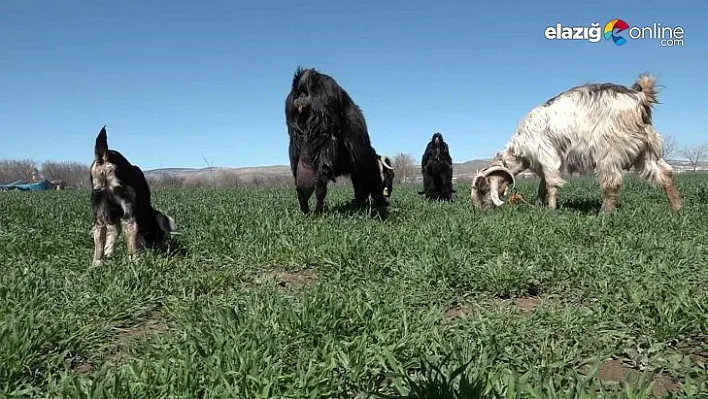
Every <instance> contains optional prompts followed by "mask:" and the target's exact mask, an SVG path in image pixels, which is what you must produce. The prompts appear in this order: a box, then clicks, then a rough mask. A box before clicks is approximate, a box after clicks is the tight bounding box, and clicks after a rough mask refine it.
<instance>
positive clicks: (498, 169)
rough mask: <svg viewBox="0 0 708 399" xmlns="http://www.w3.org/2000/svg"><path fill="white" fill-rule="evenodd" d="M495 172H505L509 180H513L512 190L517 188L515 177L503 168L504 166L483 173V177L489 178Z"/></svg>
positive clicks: (493, 167) (491, 168) (494, 167)
mask: <svg viewBox="0 0 708 399" xmlns="http://www.w3.org/2000/svg"><path fill="white" fill-rule="evenodd" d="M494 172H504V173H505V174H506V175H507V176H509V178H510V179H511V188H512V190H513V189H514V188H515V187H516V179H515V178H514V175H513V174H512V173H511V171H509V169H507V168H505V167H503V166H492V167H490V168H488V169H486V170H484V171H483V172H482V176H484V177H489V175H491V174H492V173H494Z"/></svg>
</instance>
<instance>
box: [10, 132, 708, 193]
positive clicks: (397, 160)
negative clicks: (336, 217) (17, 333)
mask: <svg viewBox="0 0 708 399" xmlns="http://www.w3.org/2000/svg"><path fill="white" fill-rule="evenodd" d="M663 157H664V158H665V159H667V160H669V159H670V160H674V159H675V158H676V157H681V158H683V159H685V160H686V161H687V162H688V164H689V165H690V167H691V168H692V170H693V171H696V170H697V169H698V167H699V165H700V164H701V163H702V162H704V161H707V160H708V144H701V145H695V146H685V147H679V145H678V142H677V140H676V138H675V137H674V136H673V135H664V143H663ZM392 161H393V166H394V172H395V175H396V177H395V182H394V183H396V184H406V183H414V182H420V180H421V179H422V174H421V171H420V164H419V160H416V159H415V158H414V157H413V155H411V154H408V153H403V152H401V153H398V154H396V155H395V156H394V157H393V160H392ZM209 166H211V165H209ZM39 177H41V178H44V179H47V180H50V181H63V182H64V184H65V186H66V188H70V189H78V190H83V189H89V188H90V182H89V165H86V164H83V163H80V162H73V161H63V162H56V161H46V162H44V163H42V164H38V163H37V162H35V161H33V160H30V159H20V160H10V159H0V184H2V183H10V182H14V181H17V180H21V181H23V182H31V181H33V179H37V178H39ZM147 180H148V183H149V184H150V185H151V187H154V188H155V189H162V188H209V187H211V188H233V187H259V186H268V187H272V186H289V185H291V184H292V177H291V176H289V175H287V174H283V175H268V174H261V175H244V174H240V173H239V172H237V171H235V170H229V169H218V168H213V167H212V168H210V170H209V172H207V173H204V172H202V173H199V174H194V175H173V174H168V173H158V174H150V175H149V176H148V177H147ZM335 184H336V185H349V184H350V183H349V179H347V178H339V179H337V182H336V183H335Z"/></svg>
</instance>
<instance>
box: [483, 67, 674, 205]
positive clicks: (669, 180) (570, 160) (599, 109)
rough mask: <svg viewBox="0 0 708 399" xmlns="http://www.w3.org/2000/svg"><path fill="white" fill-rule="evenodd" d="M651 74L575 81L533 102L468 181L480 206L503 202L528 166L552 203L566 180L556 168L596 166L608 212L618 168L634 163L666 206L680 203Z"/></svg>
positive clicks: (543, 196) (542, 194)
mask: <svg viewBox="0 0 708 399" xmlns="http://www.w3.org/2000/svg"><path fill="white" fill-rule="evenodd" d="M657 94H658V93H657V90H656V78H655V77H654V76H652V75H650V74H641V75H640V76H639V78H638V79H637V80H636V81H635V83H634V84H633V85H632V86H631V87H626V86H623V85H618V84H613V83H602V84H586V85H582V86H576V87H573V88H571V89H569V90H567V91H565V92H562V93H560V94H558V95H556V96H555V97H553V98H551V99H550V100H548V101H546V102H545V103H544V104H541V105H539V106H537V107H535V108H534V109H532V110H531V111H530V112H529V113H528V114H527V115H526V117H525V118H523V119H522V120H521V121H520V122H519V124H518V126H517V129H516V132H515V134H514V135H513V136H512V138H511V139H510V141H509V142H508V143H507V145H506V148H505V149H504V151H503V152H497V154H496V155H495V157H494V159H493V160H492V162H491V163H490V165H489V166H488V167H487V168H485V169H483V170H482V171H480V173H479V174H478V175H477V176H476V177H475V179H474V181H473V183H472V189H471V192H470V196H471V199H472V203H473V205H474V206H475V207H477V208H482V209H488V208H491V207H492V206H501V205H502V204H504V201H502V200H501V199H500V196H501V195H503V193H504V192H505V191H506V190H507V188H508V187H509V185H511V187H512V188H513V187H514V184H515V179H514V176H515V175H517V174H518V173H520V172H522V171H523V170H525V169H531V170H532V171H533V172H534V173H536V174H537V175H538V176H539V177H541V183H540V185H539V190H538V196H539V199H540V200H541V202H543V203H544V204H547V206H548V207H549V208H551V209H555V208H556V192H557V188H559V187H562V186H563V185H564V184H565V183H566V182H565V180H564V179H563V178H562V176H561V169H562V168H563V167H568V168H570V169H572V170H575V171H581V172H586V171H591V170H592V171H594V173H595V175H596V177H597V180H598V182H599V184H600V186H601V187H602V196H603V202H602V208H601V211H602V212H612V211H613V210H614V209H615V207H616V203H617V191H618V190H619V188H620V185H621V183H622V171H623V170H627V169H629V168H630V167H634V168H635V169H636V171H637V172H638V173H639V175H640V176H641V177H642V178H644V179H646V180H647V181H649V182H650V183H652V184H659V185H661V186H662V187H663V189H664V192H665V194H666V196H667V198H668V201H669V203H670V206H671V208H672V209H673V210H674V211H678V210H680V209H681V196H680V194H679V192H678V190H677V189H676V186H675V184H674V173H673V169H672V167H671V166H670V165H669V164H668V163H667V162H666V161H665V160H664V159H663V158H662V143H663V139H662V137H661V135H660V134H659V133H657V132H656V131H655V130H654V127H653V125H652V107H653V104H657V103H658V95H657Z"/></svg>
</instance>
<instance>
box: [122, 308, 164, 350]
mask: <svg viewBox="0 0 708 399" xmlns="http://www.w3.org/2000/svg"><path fill="white" fill-rule="evenodd" d="M115 330H116V331H117V334H116V339H115V341H114V343H113V344H112V345H111V356H110V357H111V360H112V361H114V362H120V361H121V360H122V359H123V358H124V357H125V355H126V354H127V353H128V352H130V350H131V348H132V347H133V345H134V343H135V342H136V341H141V340H146V339H148V338H149V337H150V336H151V335H153V334H157V333H161V332H164V331H167V330H169V327H168V325H167V323H166V322H165V320H164V317H163V316H162V314H161V313H160V312H159V311H152V312H150V313H148V314H147V315H146V316H145V317H144V318H142V319H141V320H140V322H138V323H136V324H135V325H132V326H129V327H121V328H115Z"/></svg>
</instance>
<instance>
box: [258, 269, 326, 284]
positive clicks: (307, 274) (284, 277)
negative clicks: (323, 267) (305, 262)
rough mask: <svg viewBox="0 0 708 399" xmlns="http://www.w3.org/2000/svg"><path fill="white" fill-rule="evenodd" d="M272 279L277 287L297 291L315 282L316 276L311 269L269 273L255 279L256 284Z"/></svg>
mask: <svg viewBox="0 0 708 399" xmlns="http://www.w3.org/2000/svg"><path fill="white" fill-rule="evenodd" d="M270 279H273V280H275V283H276V285H277V286H278V287H281V288H292V289H298V288H302V287H305V286H308V285H310V284H312V283H314V282H315V280H316V279H317V276H316V274H315V271H314V270H312V269H306V270H300V271H296V272H290V271H270V272H266V273H263V274H262V275H261V276H259V277H258V278H257V279H256V282H257V283H258V284H261V283H263V282H265V281H267V280H270Z"/></svg>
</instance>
